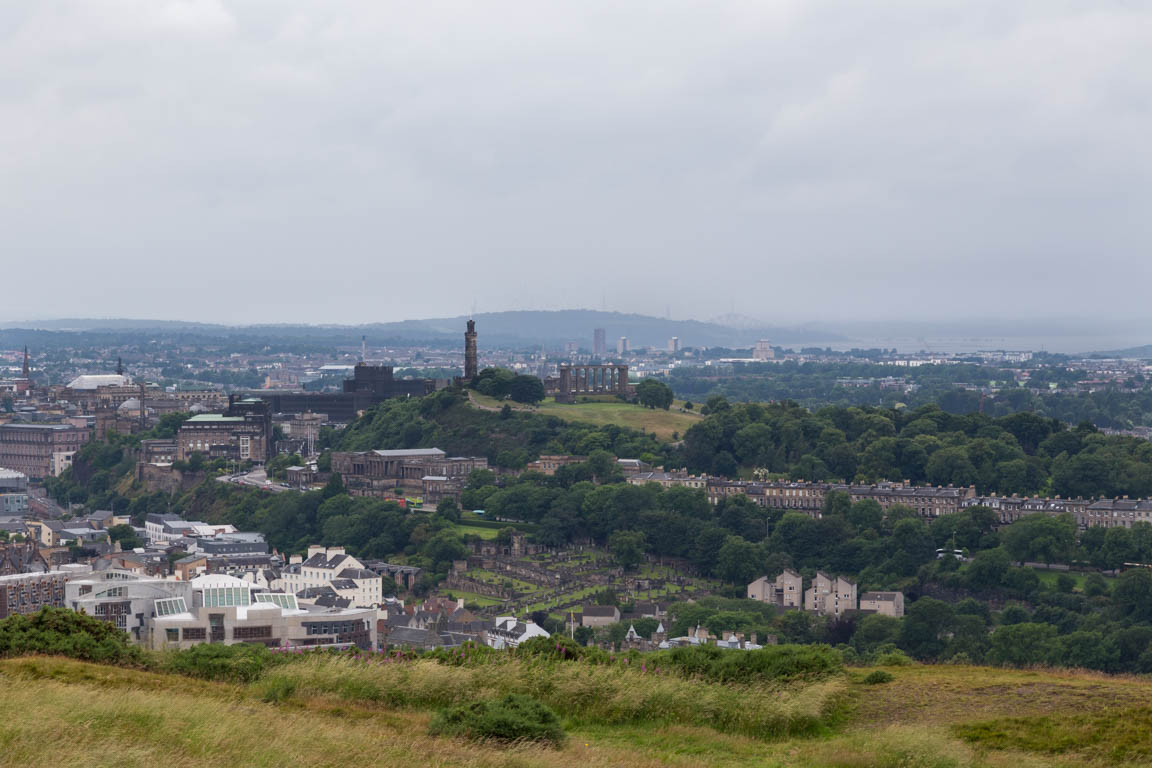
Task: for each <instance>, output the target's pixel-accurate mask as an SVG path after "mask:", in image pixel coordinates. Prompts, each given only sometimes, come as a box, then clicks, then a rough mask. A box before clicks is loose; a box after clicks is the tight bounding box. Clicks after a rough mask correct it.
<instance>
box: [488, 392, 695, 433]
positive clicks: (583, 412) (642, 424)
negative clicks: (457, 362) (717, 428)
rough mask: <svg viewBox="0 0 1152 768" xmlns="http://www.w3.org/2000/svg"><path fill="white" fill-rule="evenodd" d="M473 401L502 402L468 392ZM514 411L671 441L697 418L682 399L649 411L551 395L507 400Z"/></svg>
mask: <svg viewBox="0 0 1152 768" xmlns="http://www.w3.org/2000/svg"><path fill="white" fill-rule="evenodd" d="M471 396H472V399H473V402H474V403H475V404H477V405H479V406H481V407H486V408H501V407H503V405H504V403H503V402H502V401H500V400H497V399H495V398H492V397H486V396H484V395H481V394H479V393H476V392H473V393H471ZM510 405H512V407H513V408H515V409H517V410H532V411H534V412H536V413H540V414H543V415H545V416H556V417H558V418H561V419H564V420H565V421H582V422H585V423H588V424H595V425H596V426H605V425H608V424H616V425H618V426H621V427H631V428H632V429H638V430H641V431H642V432H653V433H655V434H656V436H657V437H659V438H661V439H663V440H671V439H672V435H673V433H678V434H679V436H680V437H683V436H684V433H685V432H686V431H687V430H688V429H689V428H690V427H691V426H692V425H693V424H695V423H697V422H698V421H700V420H701V418H703V417H701V416H700V414H699V413H698V412H696V411H694V410H693V411H684V410H682V409H683V402H681V401H677V402H676V403H674V404H673V405H672V408H671V409H669V410H667V411H663V410H653V409H651V408H645V407H643V406H640V405H633V404H631V403H624V402H620V401H619V400H612V401H608V402H594V403H572V404H565V403H557V402H556V401H555V400H553V399H552V398H549V399H547V400H545V401H544V402H543V403H540V404H539V405H537V406H532V407H529V406H522V405H517V404H515V403H510Z"/></svg>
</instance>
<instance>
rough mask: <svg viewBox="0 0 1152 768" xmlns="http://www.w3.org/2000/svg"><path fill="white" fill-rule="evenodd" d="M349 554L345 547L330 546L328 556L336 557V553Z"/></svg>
mask: <svg viewBox="0 0 1152 768" xmlns="http://www.w3.org/2000/svg"><path fill="white" fill-rule="evenodd" d="M343 554H347V553H346V552H345V551H344V547H328V557H335V556H336V555H343Z"/></svg>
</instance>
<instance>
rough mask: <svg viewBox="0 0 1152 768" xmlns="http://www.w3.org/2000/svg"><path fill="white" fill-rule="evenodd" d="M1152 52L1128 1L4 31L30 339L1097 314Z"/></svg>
mask: <svg viewBox="0 0 1152 768" xmlns="http://www.w3.org/2000/svg"><path fill="white" fill-rule="evenodd" d="M1149 39H1152V9H1149V8H1147V7H1146V6H1144V5H1143V4H1139V3H1126V2H1120V1H1119V0H1116V1H1111V2H1110V1H1108V0H1102V1H1101V2H1070V1H1068V0H1023V1H1022V2H1016V3H1008V4H1005V3H1000V2H992V0H965V1H960V0H946V1H941V2H934V3H923V2H913V0H884V1H878V2H870V3H844V2H830V1H829V2H824V1H821V0H811V1H808V2H804V1H801V0H792V1H788V2H768V1H767V0H761V1H759V2H738V1H733V2H724V1H723V0H720V1H718V2H688V1H687V0H664V1H663V2H631V3H621V2H618V1H617V2H607V1H597V0H555V2H550V3H540V2H530V1H528V0H523V1H519V0H518V1H512V0H503V1H500V0H497V1H495V2H486V3H475V2H437V1H435V0H433V1H431V2H428V1H425V2H419V3H402V2H393V1H391V0H384V1H382V2H373V3H365V2H349V1H347V0H332V1H330V2H325V3H302V2H295V1H292V0H288V1H286V0H255V1H251V2H224V1H223V0H217V1H213V0H183V1H179V0H86V1H80V0H75V1H71V2H69V1H66V0H60V1H58V2H37V3H12V4H5V5H4V6H0V146H3V147H4V152H3V153H2V154H0V231H2V232H3V236H2V237H3V244H2V246H0V247H2V249H3V254H4V255H3V266H4V272H3V274H4V275H7V276H9V277H12V278H21V279H23V280H25V281H26V280H30V279H44V280H45V282H46V283H50V288H49V289H48V290H44V291H18V292H15V293H13V292H10V291H5V292H4V300H3V303H0V319H15V318H22V317H50V316H60V315H72V316H75V315H104V316H106V315H127V316H136V317H143V316H150V317H179V318H186V319H195V320H214V321H241V322H250V321H267V320H273V321H275V320H305V321H311V322H334V321H348V322H351V321H370V320H392V319H400V318H404V317H418V316H439V315H445V314H456V313H458V312H462V311H464V310H465V309H466V308H467V307H469V306H471V305H472V304H473V302H476V303H477V305H478V306H479V307H481V308H482V309H485V310H498V309H510V308H526V307H531V308H557V307H570V306H594V307H598V306H599V305H600V304H601V302H602V301H604V302H605V303H606V304H607V305H608V307H609V308H611V309H619V310H623V311H640V312H649V313H655V314H663V312H664V310H665V307H666V306H667V305H669V304H670V305H672V307H673V313H674V314H675V315H676V316H680V317H685V316H697V317H709V316H711V315H715V314H719V313H721V312H727V311H729V310H730V309H733V308H735V309H736V310H737V311H739V312H742V313H744V314H749V315H755V316H759V317H762V318H766V319H770V320H773V321H777V322H780V321H796V322H799V321H805V320H836V319H846V318H894V317H926V318H941V317H965V316H969V315H971V316H977V315H985V314H999V315H1004V316H1034V315H1037V314H1044V313H1050V314H1059V315H1063V316H1069V315H1072V316H1078V315H1084V316H1091V315H1092V314H1094V313H1097V312H1098V311H1099V305H1098V303H1094V302H1091V301H1086V300H1084V299H1085V297H1097V298H1098V297H1101V296H1104V295H1105V294H1107V293H1108V292H1110V291H1115V290H1116V289H1118V288H1119V289H1120V290H1121V291H1123V290H1124V289H1125V288H1127V289H1128V290H1129V291H1131V290H1132V289H1133V288H1134V287H1137V286H1139V285H1140V284H1141V283H1142V282H1144V281H1146V279H1147V278H1148V277H1149V276H1152V267H1150V266H1149V263H1150V261H1152V260H1150V259H1149V253H1148V251H1149V248H1148V246H1149V244H1150V241H1152V238H1150V234H1152V233H1150V231H1149V230H1150V227H1152V224H1150V223H1149V222H1150V221H1152V216H1150V215H1149V212H1150V211H1149V209H1150V206H1149V203H1150V202H1152V200H1150V197H1152V195H1150V192H1149V189H1150V187H1149V181H1150V176H1152V159H1150V154H1149V153H1148V152H1147V151H1146V148H1145V144H1146V142H1147V136H1148V135H1150V130H1149V129H1150V128H1152V101H1150V98H1152V97H1150V96H1149V94H1150V93H1152V82H1150V81H1152V49H1150V48H1149V46H1148V45H1147V41H1148V40H1149ZM1116 304H1117V303H1113V306H1116ZM1118 304H1119V306H1120V308H1119V309H1112V310H1110V311H1113V312H1116V313H1118V314H1120V315H1131V316H1136V315H1140V316H1145V315H1147V314H1148V313H1147V311H1146V310H1145V309H1144V308H1143V307H1142V306H1139V305H1138V304H1137V305H1135V306H1131V307H1129V306H1126V305H1127V302H1119V303H1118Z"/></svg>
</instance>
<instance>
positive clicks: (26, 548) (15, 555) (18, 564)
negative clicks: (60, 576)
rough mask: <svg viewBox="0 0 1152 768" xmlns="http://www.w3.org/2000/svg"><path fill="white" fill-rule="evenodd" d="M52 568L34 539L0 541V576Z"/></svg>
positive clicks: (39, 571)
mask: <svg viewBox="0 0 1152 768" xmlns="http://www.w3.org/2000/svg"><path fill="white" fill-rule="evenodd" d="M50 570H52V568H51V565H50V564H49V562H48V559H47V558H46V557H44V553H43V552H41V551H40V545H39V543H38V542H37V541H36V540H35V539H29V540H27V541H22V542H14V541H9V542H7V543H4V542H0V576H11V575H13V574H20V573H43V572H44V571H50Z"/></svg>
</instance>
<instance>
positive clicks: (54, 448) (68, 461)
mask: <svg viewBox="0 0 1152 768" xmlns="http://www.w3.org/2000/svg"><path fill="white" fill-rule="evenodd" d="M88 436H89V435H88V430H87V429H86V428H84V427H77V426H73V425H72V424H0V467H4V468H5V469H12V470H15V471H17V472H20V473H23V474H24V475H26V476H27V477H29V478H30V479H32V480H43V479H44V478H46V477H57V476H59V475H60V473H61V472H63V471H64V470H66V469H67V468H68V467H70V466H72V457H73V456H74V455H75V454H76V452H77V451H79V450H80V449H81V448H83V447H84V444H85V443H87V442H88Z"/></svg>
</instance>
